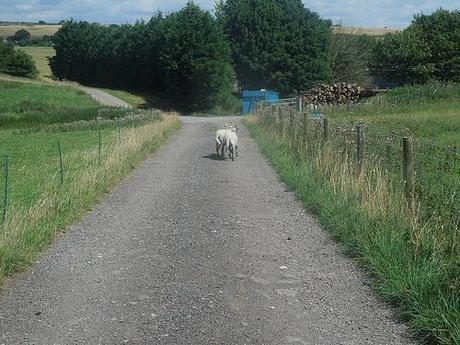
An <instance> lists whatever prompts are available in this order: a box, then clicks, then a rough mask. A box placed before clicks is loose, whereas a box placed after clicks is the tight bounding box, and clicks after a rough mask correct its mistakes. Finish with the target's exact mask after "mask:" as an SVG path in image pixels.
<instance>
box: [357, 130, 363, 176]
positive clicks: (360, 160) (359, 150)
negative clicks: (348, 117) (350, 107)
mask: <svg viewBox="0 0 460 345" xmlns="http://www.w3.org/2000/svg"><path fill="white" fill-rule="evenodd" d="M356 159H357V162H358V174H361V172H362V169H363V161H364V126H363V125H358V126H356Z"/></svg>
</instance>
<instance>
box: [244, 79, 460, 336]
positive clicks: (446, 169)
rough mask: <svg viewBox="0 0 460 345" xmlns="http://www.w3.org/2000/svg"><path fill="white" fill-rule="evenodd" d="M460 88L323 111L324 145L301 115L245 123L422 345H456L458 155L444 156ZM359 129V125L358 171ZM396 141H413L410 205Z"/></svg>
mask: <svg viewBox="0 0 460 345" xmlns="http://www.w3.org/2000/svg"><path fill="white" fill-rule="evenodd" d="M433 87H434V89H433ZM459 88H460V87H459V85H454V84H452V85H448V86H441V85H427V86H424V87H408V88H402V89H396V90H394V91H391V92H390V93H388V94H386V95H385V96H383V97H382V98H381V99H374V100H372V101H370V102H369V104H367V105H361V106H353V107H342V108H340V109H330V108H329V109H328V108H324V109H323V112H324V114H325V115H327V116H328V118H329V126H330V128H329V136H328V140H327V141H326V142H324V141H323V140H322V136H323V128H322V122H320V121H315V120H311V119H308V116H307V115H305V117H301V118H300V119H299V118H297V119H293V118H292V117H290V116H289V115H288V114H289V113H288V114H285V115H286V116H284V117H281V118H279V117H278V115H277V112H276V111H275V112H274V113H272V112H271V111H268V112H263V113H262V114H261V117H256V118H250V119H249V120H248V125H249V128H250V130H251V133H252V134H253V135H254V136H255V137H256V139H257V141H258V142H259V144H260V147H261V149H262V150H263V151H264V153H265V154H266V155H267V157H268V158H269V159H270V161H271V162H272V164H273V165H274V167H275V168H276V170H277V171H278V173H279V175H280V176H281V178H282V180H283V181H285V182H286V183H287V184H288V185H289V187H290V188H292V190H294V191H295V192H296V194H297V196H298V197H299V198H300V199H301V200H302V201H303V202H304V203H305V205H306V207H307V208H308V209H309V210H310V211H312V212H314V213H315V214H317V216H318V218H319V219H320V221H321V222H322V224H323V225H324V226H325V228H327V229H328V230H329V231H330V232H331V233H332V234H333V235H334V236H335V237H336V239H337V240H338V241H339V242H340V243H341V244H342V245H343V248H344V249H345V250H346V251H347V252H348V253H349V254H350V255H352V256H356V257H357V258H358V260H359V261H360V263H362V265H363V266H364V267H366V268H367V270H368V271H369V272H370V273H371V274H372V276H373V277H374V278H375V283H374V287H375V289H376V290H377V291H378V292H379V293H380V294H381V296H383V298H384V299H385V300H387V301H388V302H390V303H392V304H394V305H395V306H397V307H398V308H399V310H400V313H401V316H402V317H403V318H404V319H405V320H407V321H408V323H409V324H410V326H411V328H412V330H413V331H414V333H415V334H416V335H417V336H418V337H419V338H420V339H421V340H423V341H425V342H426V343H429V344H460V313H459V312H458V311H459V310H460V280H459V277H460V229H459V224H460V196H459V194H460V154H459V152H458V151H453V150H451V149H452V148H453V144H456V143H458V138H459V132H460V128H459V122H460V121H459V119H460V114H459V109H460V108H459V107H458V101H459V97H458V92H459ZM433 90H436V92H434V91H433ZM430 113H431V117H430V116H429V115H428V114H430ZM291 119H292V120H291ZM357 123H363V124H364V125H365V127H364V128H365V129H364V133H365V136H364V138H365V150H366V151H365V155H364V157H365V158H364V164H363V168H362V170H361V173H358V170H357V164H356V155H355V152H356V148H355V143H356V132H355V131H354V128H355V125H356V124H357ZM402 135H411V136H413V137H414V159H415V171H416V175H415V181H416V183H415V185H416V190H415V192H416V202H415V203H414V204H407V202H406V199H405V195H404V183H403V179H402V163H401V162H402V147H401V146H402V145H401V136H402ZM436 140H439V141H436ZM440 142H442V143H443V144H440ZM448 144H451V146H450V147H449V146H444V145H448Z"/></svg>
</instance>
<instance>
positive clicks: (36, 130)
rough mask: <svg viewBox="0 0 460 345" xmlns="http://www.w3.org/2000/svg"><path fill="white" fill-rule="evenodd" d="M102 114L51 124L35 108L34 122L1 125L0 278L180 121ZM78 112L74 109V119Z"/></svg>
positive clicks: (157, 115) (167, 116)
mask: <svg viewBox="0 0 460 345" xmlns="http://www.w3.org/2000/svg"><path fill="white" fill-rule="evenodd" d="M58 89H59V88H56V90H55V92H59V90H58ZM66 92H67V91H66ZM75 92H77V91H75ZM81 97H88V96H86V95H84V96H83V95H82V96H81ZM43 107H45V108H46V105H44V106H43ZM47 111H50V112H51V113H52V114H54V113H58V111H57V110H56V109H54V108H53V106H51V107H48V110H46V109H45V110H44V115H43V118H46V119H48V120H49V118H50V117H49V116H46V115H47V114H46V112H47ZM113 112H115V113H113ZM100 114H103V115H102V116H103V117H104V118H103V119H98V120H96V119H95V117H96V115H97V112H95V114H94V118H93V119H90V120H86V116H87V110H84V109H83V110H82V111H81V116H82V120H79V121H76V122H68V123H65V122H63V121H62V119H61V118H57V120H58V123H51V124H47V123H41V124H39V123H38V121H39V120H38V119H39V118H41V116H38V115H37V116H36V119H37V124H36V127H29V126H27V127H25V128H21V126H20V125H21V122H20V121H19V122H16V125H17V126H16V128H14V127H13V128H12V124H13V121H11V122H9V123H8V129H0V133H1V137H0V148H1V151H2V152H1V154H2V178H1V181H0V186H1V187H2V188H1V190H2V194H3V195H2V198H1V200H2V203H1V211H2V219H0V221H2V224H0V279H1V278H3V277H4V276H6V275H9V274H11V273H13V272H15V271H17V270H20V269H22V268H24V267H25V266H26V265H27V264H29V263H31V262H33V261H34V259H35V258H36V255H37V254H38V253H39V252H40V251H41V250H42V249H44V248H45V247H46V246H47V245H49V244H50V243H51V242H52V241H53V239H54V235H55V234H56V233H57V232H58V231H62V230H64V229H65V228H66V226H68V225H69V224H71V223H72V222H74V221H76V220H78V219H79V218H80V217H81V216H82V215H83V214H84V213H85V212H86V211H88V210H89V209H90V208H91V206H92V205H94V203H96V202H97V201H98V200H100V198H101V197H102V196H103V195H104V194H105V193H106V192H107V191H109V190H110V188H112V186H113V185H114V184H116V183H117V182H119V181H120V180H121V179H122V178H123V177H124V176H126V175H127V174H128V173H129V172H130V171H132V169H134V168H135V167H136V166H137V164H138V163H139V162H140V161H142V160H143V159H145V158H146V157H147V156H148V155H149V154H151V153H152V152H154V151H155V150H156V149H157V148H158V147H159V146H160V145H161V144H162V143H163V142H164V141H165V140H166V139H167V138H168V137H169V135H170V134H172V133H173V132H174V131H175V130H177V129H178V128H179V127H180V126H181V121H180V119H179V117H178V116H177V115H176V114H174V113H161V112H159V111H132V110H127V109H125V110H116V109H115V110H112V112H110V111H104V112H100ZM78 115H79V113H78V111H76V110H75V113H74V114H73V115H72V119H74V118H75V117H78ZM2 116H3V115H2ZM111 117H113V118H111ZM18 126H19V127H18Z"/></svg>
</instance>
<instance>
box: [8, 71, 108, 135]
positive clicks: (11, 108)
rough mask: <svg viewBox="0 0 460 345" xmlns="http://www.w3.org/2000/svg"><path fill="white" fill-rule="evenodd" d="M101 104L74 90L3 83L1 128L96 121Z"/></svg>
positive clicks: (43, 85)
mask: <svg viewBox="0 0 460 345" xmlns="http://www.w3.org/2000/svg"><path fill="white" fill-rule="evenodd" d="M98 108H100V105H99V104H98V103H97V102H96V101H94V100H93V99H92V98H91V97H89V96H88V95H87V94H86V93H85V92H83V91H81V90H77V89H75V88H73V87H70V86H69V87H65V86H62V87H56V86H53V85H45V84H40V83H36V84H35V83H21V82H16V81H4V80H0V128H24V127H35V126H40V125H49V124H52V123H65V122H71V121H78V120H89V119H94V118H95V117H96V114H97V109H98Z"/></svg>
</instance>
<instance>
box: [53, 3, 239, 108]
mask: <svg viewBox="0 0 460 345" xmlns="http://www.w3.org/2000/svg"><path fill="white" fill-rule="evenodd" d="M53 43H54V47H55V50H56V55H55V56H54V57H53V58H51V59H50V66H51V69H52V71H53V74H54V75H55V76H56V77H57V78H60V79H69V80H76V81H79V82H83V83H91V84H103V85H108V86H116V87H126V88H137V89H154V90H160V91H161V92H165V91H166V94H167V96H168V97H169V100H170V102H169V103H171V104H172V105H173V106H175V107H177V108H178V109H182V110H187V111H192V110H193V111H195V110H208V109H210V108H213V107H215V106H218V105H220V106H225V105H228V104H229V103H232V104H233V103H234V100H235V98H234V96H232V94H231V92H232V87H233V86H234V84H235V78H234V71H233V67H232V65H231V58H230V49H229V45H228V42H227V41H226V40H225V36H224V35H223V32H222V28H221V26H220V25H219V24H218V22H217V20H216V18H215V17H213V16H212V15H211V14H210V13H209V12H207V11H203V10H201V9H200V8H199V7H198V6H196V5H194V4H193V2H190V3H188V4H187V5H186V6H185V7H184V8H183V9H182V10H181V11H179V12H176V13H172V14H170V15H168V16H166V17H164V16H163V15H162V14H161V13H157V14H156V15H154V16H153V17H152V18H151V19H150V20H149V21H148V22H144V21H139V22H137V23H135V24H134V25H128V24H126V25H110V26H104V25H100V24H91V23H87V22H76V21H73V20H69V21H67V22H65V23H64V24H63V26H62V27H61V29H60V30H59V31H58V32H57V33H56V34H55V35H54V37H53ZM166 103H168V102H166Z"/></svg>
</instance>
